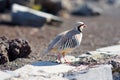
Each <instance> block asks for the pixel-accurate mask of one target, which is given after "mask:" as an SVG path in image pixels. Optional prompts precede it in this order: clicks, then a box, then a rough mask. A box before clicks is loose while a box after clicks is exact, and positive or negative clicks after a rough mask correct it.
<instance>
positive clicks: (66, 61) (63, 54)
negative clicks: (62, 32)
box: [62, 52, 70, 64]
mask: <svg viewBox="0 0 120 80" xmlns="http://www.w3.org/2000/svg"><path fill="white" fill-rule="evenodd" d="M62 56H63V59H64V61H65V63H67V64H70V62H69V61H68V60H66V58H65V53H64V52H63V53H62Z"/></svg>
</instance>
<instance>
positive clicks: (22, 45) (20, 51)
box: [8, 39, 31, 61]
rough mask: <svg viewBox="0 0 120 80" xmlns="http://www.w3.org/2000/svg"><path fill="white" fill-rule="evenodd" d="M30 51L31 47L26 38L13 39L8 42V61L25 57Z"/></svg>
mask: <svg viewBox="0 0 120 80" xmlns="http://www.w3.org/2000/svg"><path fill="white" fill-rule="evenodd" d="M30 53H31V47H30V45H29V43H28V41H26V40H22V39H14V40H11V41H10V42H9V50H8V55H9V59H10V61H12V60H15V59H16V58H25V57H27V56H28V55H29V54H30Z"/></svg>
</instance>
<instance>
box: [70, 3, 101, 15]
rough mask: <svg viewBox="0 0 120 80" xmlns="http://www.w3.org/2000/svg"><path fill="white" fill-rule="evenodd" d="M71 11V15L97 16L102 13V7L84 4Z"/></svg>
mask: <svg viewBox="0 0 120 80" xmlns="http://www.w3.org/2000/svg"><path fill="white" fill-rule="evenodd" d="M71 13H72V14H73V15H81V16H98V15H101V14H102V9H101V8H99V7H97V6H94V5H91V4H84V5H82V6H80V7H79V8H77V9H75V10H73V11H72V12H71Z"/></svg>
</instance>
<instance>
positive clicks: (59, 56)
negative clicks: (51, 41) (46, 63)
mask: <svg viewBox="0 0 120 80" xmlns="http://www.w3.org/2000/svg"><path fill="white" fill-rule="evenodd" d="M58 61H60V63H61V54H60V52H58Z"/></svg>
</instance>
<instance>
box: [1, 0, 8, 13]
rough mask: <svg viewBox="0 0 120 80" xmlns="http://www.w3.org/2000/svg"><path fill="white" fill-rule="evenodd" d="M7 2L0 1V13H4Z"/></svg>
mask: <svg viewBox="0 0 120 80" xmlns="http://www.w3.org/2000/svg"><path fill="white" fill-rule="evenodd" d="M6 2H7V0H0V12H3V11H5V9H6Z"/></svg>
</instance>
